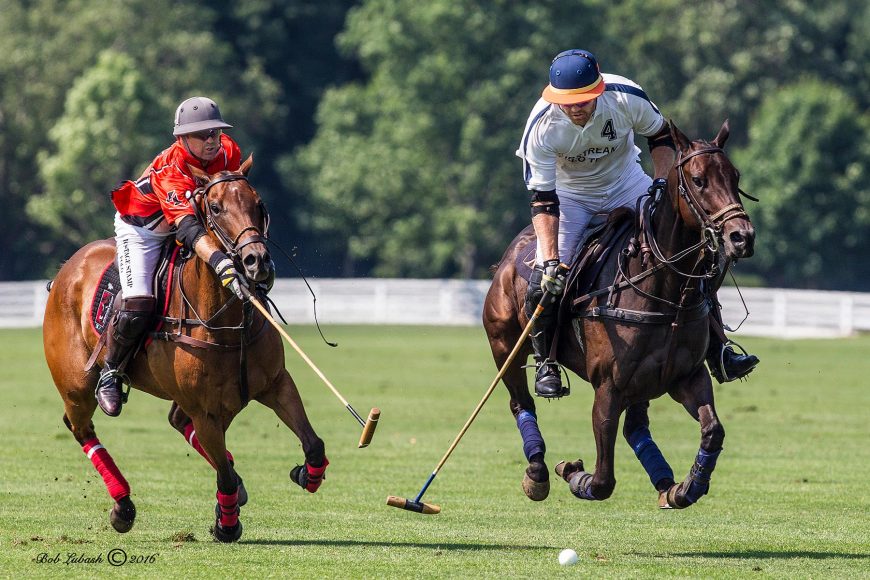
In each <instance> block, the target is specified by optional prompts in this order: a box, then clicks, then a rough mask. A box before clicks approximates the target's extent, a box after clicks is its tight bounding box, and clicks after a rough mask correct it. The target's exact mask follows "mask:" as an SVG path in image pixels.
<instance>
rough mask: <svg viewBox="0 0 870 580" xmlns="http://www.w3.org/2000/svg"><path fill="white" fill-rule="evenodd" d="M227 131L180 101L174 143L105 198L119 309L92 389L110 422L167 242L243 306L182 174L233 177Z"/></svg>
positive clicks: (234, 162) (235, 149) (202, 106)
mask: <svg viewBox="0 0 870 580" xmlns="http://www.w3.org/2000/svg"><path fill="white" fill-rule="evenodd" d="M229 128H232V125H230V124H228V123H226V122H225V121H224V120H223V118H222V117H221V112H220V109H219V108H218V106H217V104H216V103H215V102H214V101H213V100H211V99H209V98H206V97H192V98H189V99H187V100H185V101H184V102H183V103H181V104H180V105H179V106H178V109H176V111H175V127H174V130H173V132H172V134H173V135H174V136H175V138H176V139H175V143H173V144H172V145H171V146H170V147H169V148H167V149H165V150H164V151H163V152H162V153H160V154H159V155H158V156H157V157H156V158H155V159H154V161H153V162H152V163H151V165H150V166H149V167H148V168H147V169H146V170H145V172H144V173H143V174H142V176H141V177H140V178H139V179H137V180H136V181H125V182H123V183H122V184H121V185H120V186H119V187H118V188H117V189H115V190H114V191H112V202H113V203H114V205H115V208H116V209H117V212H116V213H115V224H114V225H115V244H116V246H117V258H116V261H117V265H118V272H119V274H120V277H121V298H122V299H123V302H122V304H121V308H120V310H119V311H118V312H117V313H116V315H115V316H114V317H113V319H112V323H111V326H110V328H108V329H106V333H107V335H106V336H107V342H106V349H107V351H106V359H105V364H104V365H103V369H102V371H101V372H100V378H99V381H98V382H97V388H96V397H97V403H98V404H99V405H100V408H101V409H102V410H103V412H104V413H106V414H107V415H109V416H110V417H117V416H118V415H119V414H120V413H121V406H122V393H121V387H122V383H123V381H124V375H123V373H122V372H121V371H120V370H119V369H120V367H121V365H122V364H123V363H124V361H125V359H127V358H128V357H129V356H130V355H131V353H132V351H133V349H134V348H135V347H136V345H138V344H139V341H140V340H141V338H142V336H143V335H144V333H145V332H146V331H147V330H148V328H149V323H150V320H151V316H152V311H153V309H154V304H155V292H154V282H153V278H154V271H155V269H156V268H157V264H158V262H159V260H160V254H161V248H162V247H163V244H164V242H165V241H166V238H167V237H169V236H173V235H174V236H175V238H176V240H178V243H179V244H181V245H182V246H184V247H185V248H187V249H188V250H191V251H193V252H195V253H196V255H197V256H199V257H200V258H201V259H202V260H204V261H206V262H208V264H210V265H211V266H212V268H214V270H215V272H216V273H217V275H218V277H219V278H220V281H221V283H222V284H223V285H224V287H226V288H229V289H230V290H231V291H232V292H233V293H234V294H235V295H236V296H237V297H238V298H239V299H243V298H244V296H243V294H242V291H241V286H240V282H239V280H240V278H241V277H240V275H239V273H238V272H237V271H236V268H235V266H234V265H233V261H232V260H231V259H230V258H229V256H227V255H226V254H225V253H224V252H223V251H222V250H221V249H220V248H218V246H217V244H216V243H215V242H214V241H213V240H212V239H211V238H209V237H208V236H207V235H206V232H205V229H204V227H203V226H202V224H200V222H199V221H198V220H197V219H196V216H195V213H194V207H193V205H192V203H191V202H190V197H191V196H192V192H193V191H194V190H195V189H196V187H197V183H196V180H195V179H194V176H193V174H192V173H191V171H190V169H189V168H188V166H192V167H196V168H199V169H201V170H203V171H205V172H206V173H208V174H214V173H217V172H220V171H238V169H239V166H240V165H241V158H242V153H241V150H240V149H239V146H238V144H237V143H236V142H235V141H234V140H233V139H232V137H230V136H229V135H227V134H225V133H223V130H224V129H229ZM271 269H272V271H274V267H272V268H271Z"/></svg>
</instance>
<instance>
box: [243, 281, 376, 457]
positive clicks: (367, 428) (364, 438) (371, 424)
mask: <svg viewBox="0 0 870 580" xmlns="http://www.w3.org/2000/svg"><path fill="white" fill-rule="evenodd" d="M242 293H243V294H244V295H245V296H246V297H247V298H248V300H250V301H251V304H253V305H254V306H255V307H256V308H257V310H259V311H260V314H262V315H263V317H264V318H265V319H266V320H268V321H269V322H271V323H272V326H274V327H275V329H276V330H277V331H278V332H279V333H280V334H281V336H283V337H284V340H286V341H287V342H288V343H289V344H290V346H292V347H293V349H294V350H295V351H296V352H297V353H299V356H301V357H302V360H304V361H305V362H306V363H308V366H310V367H311V370H313V371H314V372H315V373H317V376H318V377H320V380H322V381H323V382H324V383H326V386H327V387H329V389H330V390H331V391H332V392H333V393H334V394H335V396H336V397H338V400H339V401H341V402H342V403H343V404H344V406H345V408H346V409H347V410H348V411H350V414H351V415H353V417H354V419H356V420H357V421H359V424H360V425H361V426H362V428H363V431H362V434H361V435H360V437H359V445H358V447H359V448H362V447H368V446H369V443H371V442H372V437H374V435H375V429H376V428H377V426H378V419H380V417H381V410H380V409H378V408H377V407H372V410H371V411H369V416H368V419H367V420H365V421H363V418H362V417H360V416H359V413H357V412H356V409H354V408H353V407H352V406H351V404H350V403H348V402H347V399H345V398H344V397H342V396H341V393H339V392H338V389H336V388H335V387H334V386H333V385H332V383H331V382H329V379H327V378H326V375H324V374H323V373H322V372H321V370H320V369H319V368H317V366H316V365H315V364H314V363H313V362H311V359H310V358H308V355H307V354H305V353H304V352H303V351H302V349H301V348H299V345H297V344H296V342H295V341H294V340H293V339H292V338H290V335H289V334H287V333H286V332H285V331H284V329H283V328H281V325H279V324H278V323H277V322H276V321H275V319H274V318H272V315H271V314H269V311H268V310H266V309H265V308H264V307H263V305H262V304H260V301H259V300H257V298H256V296H254V295H253V294H251V292H250V290H248V289H247V288H245V287H244V286H242Z"/></svg>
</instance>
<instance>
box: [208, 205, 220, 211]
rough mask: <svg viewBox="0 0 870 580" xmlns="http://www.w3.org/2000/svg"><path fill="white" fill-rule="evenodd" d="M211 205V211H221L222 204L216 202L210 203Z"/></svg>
mask: <svg viewBox="0 0 870 580" xmlns="http://www.w3.org/2000/svg"><path fill="white" fill-rule="evenodd" d="M209 207H210V208H211V213H220V212H221V206H219V205H218V204H216V203H210V204H209Z"/></svg>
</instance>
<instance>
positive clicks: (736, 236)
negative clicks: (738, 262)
mask: <svg viewBox="0 0 870 580" xmlns="http://www.w3.org/2000/svg"><path fill="white" fill-rule="evenodd" d="M730 237H731V243H732V244H734V247H735V248H742V247H743V246H745V245H746V238H745V237H744V236H743V234H742V233H741V232H731V236H730Z"/></svg>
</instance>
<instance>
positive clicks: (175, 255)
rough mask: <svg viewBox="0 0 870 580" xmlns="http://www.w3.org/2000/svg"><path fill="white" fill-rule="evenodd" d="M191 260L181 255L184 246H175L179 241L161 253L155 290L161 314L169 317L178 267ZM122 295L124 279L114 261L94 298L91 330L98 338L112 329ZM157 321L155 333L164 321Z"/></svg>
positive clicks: (167, 245)
mask: <svg viewBox="0 0 870 580" xmlns="http://www.w3.org/2000/svg"><path fill="white" fill-rule="evenodd" d="M186 259H187V258H186V257H184V256H182V255H181V247H180V246H179V245H178V244H176V243H175V238H173V237H169V238H168V239H167V242H166V243H164V245H163V248H162V250H161V253H160V261H159V263H158V265H157V269H156V270H155V272H154V289H155V291H156V292H155V294H156V296H155V297H156V302H157V305H158V308H159V309H160V312H159V313H158V314H161V315H164V316H165V315H166V310H167V309H168V308H169V299H170V298H171V289H172V284H171V282H172V276H173V273H174V270H175V268H176V267H177V266H178V265H180V264H181V262H182V261H185V260H186ZM120 293H121V276H120V274H119V272H118V264H117V262H116V261H115V260H114V259H113V260H112V261H111V262H109V263H108V264H106V267H105V268H104V269H103V272H102V274H100V279H99V282H97V287H96V289H95V290H94V296H93V298H91V309H90V312H91V315H90V322H91V328H92V329H93V331H94V333H95V334H96V335H97V336H102V335H103V333H104V332H106V330H107V329H108V328H109V325H110V323H111V321H112V316H113V315H114V313H115V311H116V310H118V309H119V308H120V301H119V300H117V298H118V295H119V294H120ZM156 318H158V319H157V320H155V322H154V328H153V330H155V331H156V330H159V326H160V324H161V322H162V321H161V320H159V317H156Z"/></svg>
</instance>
